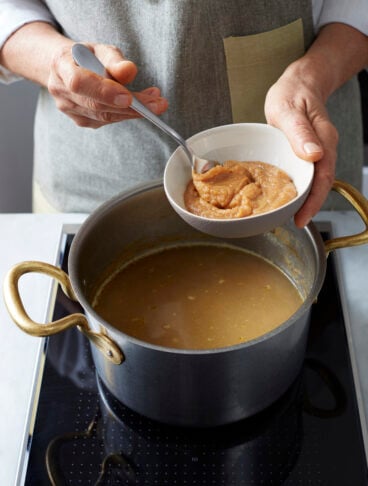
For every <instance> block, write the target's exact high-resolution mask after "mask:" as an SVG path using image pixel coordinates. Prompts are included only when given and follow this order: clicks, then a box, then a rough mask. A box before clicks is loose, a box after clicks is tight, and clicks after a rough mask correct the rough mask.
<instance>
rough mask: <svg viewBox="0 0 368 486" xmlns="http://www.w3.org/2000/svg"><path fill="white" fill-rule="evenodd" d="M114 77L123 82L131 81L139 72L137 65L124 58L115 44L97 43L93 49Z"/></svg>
mask: <svg viewBox="0 0 368 486" xmlns="http://www.w3.org/2000/svg"><path fill="white" fill-rule="evenodd" d="M92 50H93V51H94V53H95V54H96V56H97V57H98V58H99V59H100V61H101V62H102V64H103V65H104V66H105V67H106V70H107V71H108V73H109V74H110V75H111V77H112V78H114V79H116V81H118V82H119V83H121V84H129V83H131V82H132V81H133V80H134V79H135V77H136V75H137V72H138V69H137V66H136V65H135V64H134V63H133V62H132V61H129V60H127V59H125V58H124V56H123V53H122V52H121V51H120V49H118V48H117V47H115V46H106V45H102V44H97V45H95V46H94V47H93V49H92Z"/></svg>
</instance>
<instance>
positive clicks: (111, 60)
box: [47, 44, 168, 128]
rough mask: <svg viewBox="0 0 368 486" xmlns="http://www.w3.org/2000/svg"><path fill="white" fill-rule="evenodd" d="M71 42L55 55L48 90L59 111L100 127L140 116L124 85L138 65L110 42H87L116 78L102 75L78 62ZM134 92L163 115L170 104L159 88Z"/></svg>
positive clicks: (131, 77)
mask: <svg viewBox="0 0 368 486" xmlns="http://www.w3.org/2000/svg"><path fill="white" fill-rule="evenodd" d="M71 45H72V44H70V45H67V46H64V47H63V48H62V49H60V50H59V51H58V52H57V54H56V55H54V57H53V61H52V66H51V70H50V75H49V78H48V85H47V87H48V90H49V92H50V93H51V95H52V96H53V97H54V99H55V103H56V106H57V107H58V109H59V110H60V111H62V112H63V113H65V114H66V115H67V116H69V117H70V118H71V119H72V120H74V122H75V123H76V124H77V125H78V126H81V127H89V128H99V127H101V126H104V125H107V124H109V123H115V122H119V121H122V120H129V119H131V118H138V117H140V115H139V114H138V113H136V112H135V111H134V110H132V109H130V108H129V105H130V103H131V100H132V94H131V93H130V92H129V90H128V89H127V88H125V86H124V85H125V84H128V83H130V82H132V81H133V80H134V78H135V76H136V74H137V67H136V65H135V64H134V63H133V62H131V61H128V60H126V59H125V58H124V56H123V54H122V53H121V51H120V50H119V49H118V48H116V47H114V46H110V45H103V44H86V45H87V47H88V48H89V49H91V50H92V51H93V52H94V53H95V54H96V56H97V57H98V58H99V59H100V61H101V62H102V64H103V65H104V66H105V67H106V69H107V71H108V72H109V74H110V75H111V77H112V78H113V79H114V80H112V79H108V78H102V77H100V76H98V75H97V74H95V73H92V72H90V71H88V70H86V69H84V68H82V67H79V66H77V65H76V64H75V62H74V60H73V57H72V54H71ZM134 95H135V96H136V97H137V99H139V101H141V102H142V103H143V104H144V105H146V106H147V107H148V108H149V109H150V110H151V111H152V112H153V113H155V114H156V115H160V114H161V113H163V112H164V111H165V110H166V109H167V107H168V103H167V100H166V99H165V98H162V97H161V93H160V90H159V89H158V88H156V87H151V88H147V89H145V90H143V91H141V92H139V93H134Z"/></svg>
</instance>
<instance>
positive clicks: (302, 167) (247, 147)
mask: <svg viewBox="0 0 368 486" xmlns="http://www.w3.org/2000/svg"><path fill="white" fill-rule="evenodd" d="M187 142H188V143H189V144H190V146H191V147H192V148H193V150H194V151H195V152H196V153H201V154H203V156H204V157H205V158H206V159H209V160H218V161H219V162H220V163H223V162H225V161H226V160H236V161H239V162H241V161H260V162H265V163H268V164H272V165H274V166H276V167H278V168H279V169H282V170H283V171H284V172H286V173H287V174H288V175H289V176H290V177H291V179H292V180H293V182H294V184H295V187H296V190H297V196H296V197H295V198H294V199H293V200H292V201H290V202H289V203H287V204H284V205H283V206H281V207H279V208H277V209H274V210H272V211H268V212H266V213H261V214H257V215H253V216H247V217H244V218H233V219H214V218H205V217H202V216H198V215H195V214H193V213H191V212H189V211H188V210H187V209H186V207H185V204H184V192H185V189H186V187H187V185H188V183H189V181H190V180H191V179H192V171H191V167H190V166H189V165H188V164H186V163H185V157H186V156H185V154H184V151H183V149H182V148H181V147H179V148H178V149H176V151H175V152H174V153H173V154H172V155H171V157H170V159H169V160H168V162H167V164H166V168H165V172H164V188H165V192H166V196H167V198H168V200H169V202H170V204H171V206H172V207H173V208H174V210H175V211H176V212H177V213H178V214H179V216H181V217H182V218H183V219H184V220H185V221H186V222H187V223H188V224H190V225H191V226H193V227H194V228H196V229H198V230H199V231H202V232H203V233H207V234H210V235H213V236H217V237H221V238H244V237H248V236H254V235H257V234H261V233H265V232H267V231H271V230H273V229H274V228H276V227H277V226H281V225H283V224H284V223H286V222H287V221H288V220H289V219H290V218H292V217H293V216H294V215H295V213H296V212H297V211H298V209H300V208H301V206H302V205H303V203H304V201H305V200H306V198H307V196H308V193H309V191H310V188H311V185H312V180H313V174H314V164H313V163H311V162H307V161H305V160H302V159H300V158H299V157H297V156H296V155H295V153H294V152H293V150H292V148H291V146H290V144H289V142H288V140H287V138H286V136H285V135H284V134H283V132H281V131H280V130H279V129H277V128H275V127H272V126H270V125H267V124H262V123H239V124H233V125H224V126H220V127H215V128H211V129H209V130H205V131H203V132H200V133H197V134H196V135H194V136H193V137H191V138H190V139H188V141H187Z"/></svg>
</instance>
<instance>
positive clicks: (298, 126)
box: [273, 112, 324, 162]
mask: <svg viewBox="0 0 368 486" xmlns="http://www.w3.org/2000/svg"><path fill="white" fill-rule="evenodd" d="M273 125H274V126H276V127H277V128H280V130H282V131H283V132H284V133H285V135H286V137H287V139H288V140H289V143H290V145H291V147H292V149H293V151H294V152H295V153H296V155H297V156H298V157H300V158H301V159H304V160H308V161H309V162H316V161H318V160H321V158H322V157H323V154H324V152H323V146H322V143H321V141H320V139H319V138H318V136H317V134H316V132H315V130H314V128H313V126H312V125H311V123H310V121H309V119H308V118H307V116H305V115H304V114H301V113H300V112H289V113H287V114H285V113H284V114H283V116H281V117H280V118H279V119H278V120H277V123H273Z"/></svg>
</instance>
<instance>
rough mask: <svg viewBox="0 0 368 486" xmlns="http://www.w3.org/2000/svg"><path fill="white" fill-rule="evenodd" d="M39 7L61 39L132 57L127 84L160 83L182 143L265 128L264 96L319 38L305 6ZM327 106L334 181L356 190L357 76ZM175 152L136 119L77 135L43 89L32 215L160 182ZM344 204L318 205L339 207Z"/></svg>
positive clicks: (166, 0)
mask: <svg viewBox="0 0 368 486" xmlns="http://www.w3.org/2000/svg"><path fill="white" fill-rule="evenodd" d="M45 3H46V4H47V5H48V7H49V8H50V10H51V12H52V14H53V15H54V17H55V18H56V20H57V21H58V23H59V25H60V27H61V29H62V31H63V33H64V34H65V35H67V36H68V37H70V38H72V39H74V40H76V41H89V42H101V43H109V44H114V45H117V46H118V47H119V48H120V49H121V50H122V51H123V52H124V54H125V56H126V57H127V58H128V59H131V60H133V61H134V62H135V63H136V64H137V66H138V70H139V71H138V75H137V78H136V80H135V81H134V82H133V83H132V84H131V86H129V88H130V89H132V90H140V89H143V88H145V87H148V86H151V85H156V86H159V87H160V88H161V91H162V93H163V95H164V96H165V97H167V98H168V100H169V110H168V112H167V113H165V114H164V115H163V116H162V117H163V119H164V120H165V121H166V122H167V123H168V124H169V125H171V126H172V127H173V128H175V129H176V130H177V131H178V132H179V133H180V134H181V135H182V136H184V138H188V137H190V136H191V135H193V134H195V133H197V132H200V131H202V130H205V129H207V128H211V127H214V126H219V125H224V124H229V123H233V122H264V121H265V118H264V113H263V105H264V98H265V95H266V93H267V90H268V88H269V87H270V86H271V85H272V84H273V83H274V82H275V81H276V80H277V78H278V77H279V76H280V74H281V73H282V72H283V70H284V69H285V67H286V66H287V65H288V64H289V63H290V62H292V61H293V60H295V59H297V58H298V57H300V56H301V55H302V54H303V52H304V51H305V49H307V48H308V47H309V45H310V44H311V42H312V41H313V38H314V31H313V20H312V11H311V2H310V0H298V1H294V0H283V1H265V0H264V1H261V0H250V1H246V2H245V1H243V0H229V1H228V2H223V0H201V1H199V2H196V1H194V0H120V1H118V0H115V1H113V0H110V1H108V0H86V1H85V2H74V0H64V1H63V2H59V1H58V0H47V1H46V2H45ZM96 19H98V21H96ZM328 110H329V113H330V116H331V119H332V121H333V123H334V124H335V126H336V127H337V129H338V130H339V132H340V141H339V156H338V168H337V173H336V176H337V177H339V178H341V179H344V180H346V181H348V182H350V183H352V184H353V185H355V186H356V187H358V188H359V187H360V184H361V167H362V163H363V139H362V128H361V118H360V93H359V86H358V83H357V81H356V80H351V81H349V82H348V83H347V84H346V85H345V86H343V87H342V88H341V89H340V90H339V91H338V92H336V93H335V94H334V95H333V96H332V97H331V98H330V100H329V102H328ZM175 149H176V145H175V143H174V142H172V141H171V140H170V139H168V137H167V136H166V135H165V134H163V133H162V132H160V131H159V130H158V129H157V128H156V127H154V126H152V125H151V124H150V123H149V122H148V121H146V120H142V119H139V120H132V121H124V122H121V123H117V124H113V125H109V126H105V127H102V128H99V129H98V130H92V129H86V128H80V127H76V126H75V124H74V122H72V121H71V120H70V119H69V118H68V117H66V116H65V115H64V114H62V113H60V112H59V111H58V110H57V109H56V107H55V103H54V101H53V99H52V98H51V96H50V95H49V93H48V92H47V90H45V89H43V90H41V93H40V98H39V102H38V107H37V112H36V120H35V154H34V179H35V184H36V187H37V188H38V190H37V191H35V209H36V208H38V210H41V211H42V207H43V206H45V204H42V201H41V204H40V200H43V202H44V203H46V206H47V207H48V209H49V210H50V208H52V209H53V210H56V211H63V212H87V213H88V212H91V211H93V210H94V209H95V208H96V207H97V206H98V205H99V204H101V203H103V202H104V201H106V200H107V199H110V198H111V197H113V196H114V195H116V194H118V193H120V192H121V191H123V190H126V189H128V188H131V187H132V186H134V185H136V184H138V183H141V182H146V181H148V180H153V179H157V178H159V177H162V175H163V171H164V167H165V163H166V161H167V160H168V158H169V156H170V155H171V153H172V152H173V151H174V150H175ZM37 194H39V196H37ZM40 194H41V197H40ZM340 199H342V198H340ZM340 199H339V197H338V198H337V201H332V200H331V201H330V200H329V201H328V203H327V205H326V206H325V208H327V207H336V208H338V207H341V206H340ZM344 204H345V202H344Z"/></svg>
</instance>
